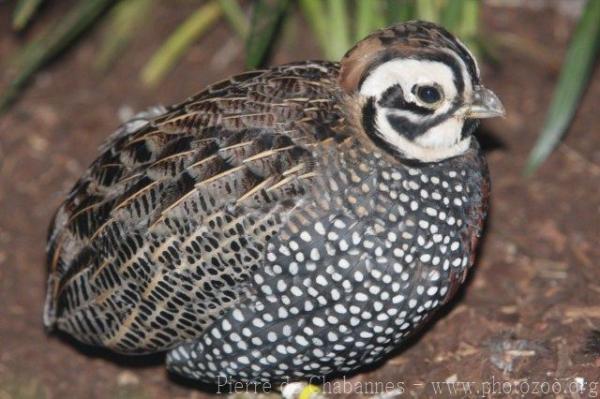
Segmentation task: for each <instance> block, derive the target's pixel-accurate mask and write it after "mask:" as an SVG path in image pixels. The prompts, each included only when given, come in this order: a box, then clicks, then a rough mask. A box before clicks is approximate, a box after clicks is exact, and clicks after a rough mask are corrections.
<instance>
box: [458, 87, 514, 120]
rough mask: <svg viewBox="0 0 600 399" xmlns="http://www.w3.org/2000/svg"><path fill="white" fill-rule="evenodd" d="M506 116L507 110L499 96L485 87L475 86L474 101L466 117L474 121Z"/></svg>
mask: <svg viewBox="0 0 600 399" xmlns="http://www.w3.org/2000/svg"><path fill="white" fill-rule="evenodd" d="M504 115H506V110H505V109H504V105H502V101H500V99H499V98H498V96H497V95H496V94H494V92H493V91H491V90H489V89H486V88H485V87H483V86H475V88H474V90H473V101H471V103H470V104H468V105H467V107H466V110H465V116H466V117H467V118H472V119H483V118H495V117H497V116H504Z"/></svg>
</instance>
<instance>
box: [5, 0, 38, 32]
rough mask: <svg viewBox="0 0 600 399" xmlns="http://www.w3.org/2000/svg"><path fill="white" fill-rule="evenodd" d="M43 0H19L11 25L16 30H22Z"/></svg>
mask: <svg viewBox="0 0 600 399" xmlns="http://www.w3.org/2000/svg"><path fill="white" fill-rule="evenodd" d="M43 1H44V0H19V2H18V3H17V5H16V7H15V11H14V13H13V18H12V26H13V29H14V30H16V31H20V30H23V29H24V28H25V27H26V26H27V24H28V23H29V21H31V18H32V17H33V16H34V15H35V13H36V11H37V10H38V9H39V8H40V6H41V5H42V2H43Z"/></svg>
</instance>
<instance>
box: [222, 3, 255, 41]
mask: <svg viewBox="0 0 600 399" xmlns="http://www.w3.org/2000/svg"><path fill="white" fill-rule="evenodd" d="M219 5H220V6H221V10H222V11H223V14H224V15H225V18H226V19H227V21H228V22H229V25H231V27H232V28H233V30H234V31H235V32H236V33H237V34H238V36H239V37H240V38H242V39H244V40H246V38H247V37H248V31H249V30H250V27H249V25H248V20H247V19H246V15H244V10H242V8H241V7H240V5H239V4H238V2H237V0H219Z"/></svg>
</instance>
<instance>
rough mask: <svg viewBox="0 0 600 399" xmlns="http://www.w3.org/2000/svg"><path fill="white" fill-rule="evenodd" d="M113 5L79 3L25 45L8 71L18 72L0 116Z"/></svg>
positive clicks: (99, 0) (93, 0) (100, 0)
mask: <svg viewBox="0 0 600 399" xmlns="http://www.w3.org/2000/svg"><path fill="white" fill-rule="evenodd" d="M113 2H114V1H113V0H81V1H80V2H79V3H77V5H76V6H74V8H73V9H72V10H71V11H69V13H68V14H67V15H66V16H65V17H63V18H61V20H60V22H59V23H58V24H56V25H54V26H53V27H52V28H51V29H50V30H49V31H47V32H46V33H44V34H42V35H41V36H40V38H39V39H37V40H35V41H32V42H30V43H28V44H27V45H25V47H24V48H23V49H21V51H20V52H19V53H18V54H17V56H16V58H15V59H14V60H13V62H12V68H11V69H14V70H15V71H17V72H16V73H17V75H16V77H15V78H14V79H13V80H12V81H11V82H10V84H9V86H8V88H7V89H5V90H4V93H3V95H2V96H1V97H0V113H2V112H3V111H5V110H6V109H7V108H8V106H9V105H10V104H11V103H12V102H13V101H14V100H15V99H16V97H17V96H18V94H19V93H20V91H21V89H22V88H23V87H24V86H25V85H26V84H27V82H28V81H29V79H30V78H31V77H32V76H33V75H34V74H35V73H36V72H37V71H39V70H40V69H41V68H42V67H43V66H44V65H45V64H46V63H47V62H49V61H50V60H51V59H53V58H54V57H55V56H56V55H57V54H59V53H60V52H61V51H63V50H64V49H65V48H67V47H68V46H69V45H70V44H72V43H73V42H74V41H75V40H76V39H77V38H78V37H79V36H80V35H81V34H82V33H83V32H84V31H85V30H86V29H87V28H89V27H90V26H91V25H92V24H93V23H94V22H95V21H96V20H97V19H98V17H100V15H102V12H103V11H104V10H106V9H107V8H108V7H109V6H110V5H112V4H113Z"/></svg>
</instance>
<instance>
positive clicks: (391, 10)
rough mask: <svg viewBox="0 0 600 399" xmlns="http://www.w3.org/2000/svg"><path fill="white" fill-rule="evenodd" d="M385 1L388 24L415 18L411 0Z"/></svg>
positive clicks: (413, 4)
mask: <svg viewBox="0 0 600 399" xmlns="http://www.w3.org/2000/svg"><path fill="white" fill-rule="evenodd" d="M359 1H360V0H359ZM386 3H387V4H386V5H387V10H388V13H387V15H388V24H390V25H391V24H397V23H399V22H404V21H409V20H411V19H414V18H416V9H415V8H416V6H415V2H414V1H413V0H387V2H386Z"/></svg>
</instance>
